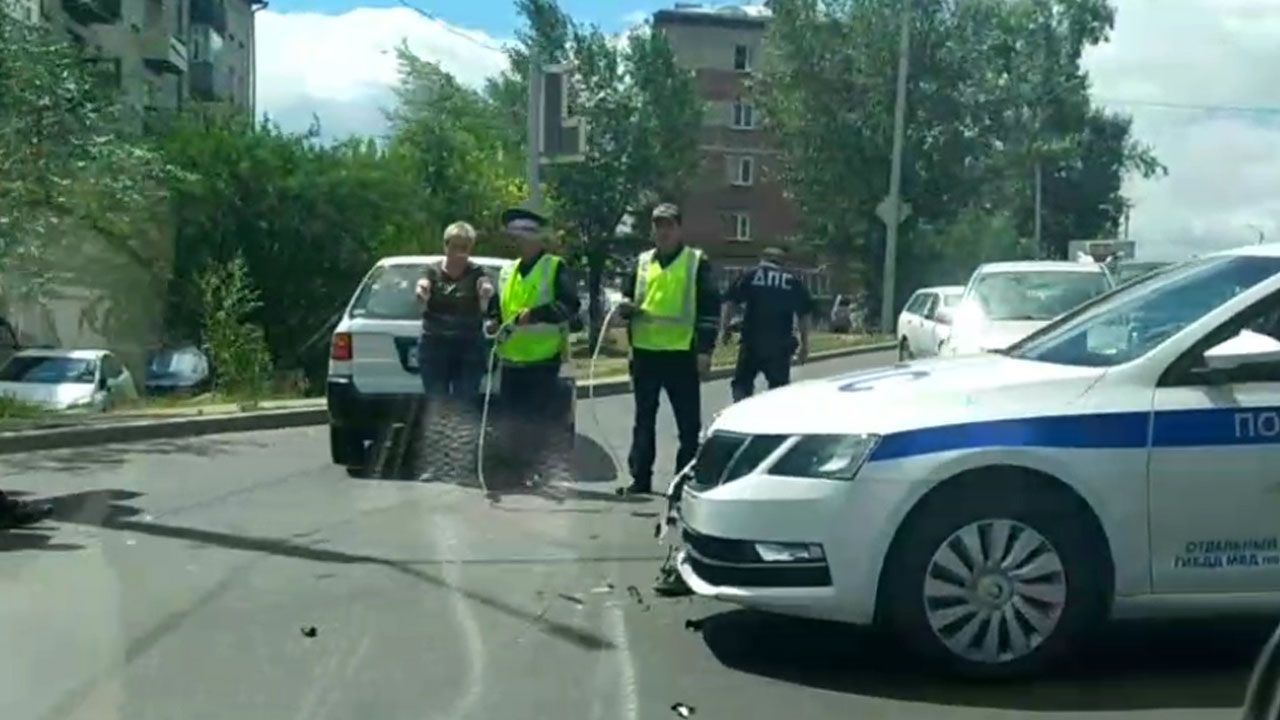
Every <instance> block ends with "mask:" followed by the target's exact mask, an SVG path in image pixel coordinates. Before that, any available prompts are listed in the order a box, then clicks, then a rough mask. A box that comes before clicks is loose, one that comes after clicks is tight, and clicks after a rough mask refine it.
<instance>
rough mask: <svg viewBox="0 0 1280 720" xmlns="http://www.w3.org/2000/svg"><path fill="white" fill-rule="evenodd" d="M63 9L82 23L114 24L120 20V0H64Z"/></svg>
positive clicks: (73, 18)
mask: <svg viewBox="0 0 1280 720" xmlns="http://www.w3.org/2000/svg"><path fill="white" fill-rule="evenodd" d="M62 9H63V10H65V11H66V13H67V17H70V18H71V19H72V20H73V21H75V22H77V23H80V24H81V25H112V24H114V23H117V22H119V21H120V0H62Z"/></svg>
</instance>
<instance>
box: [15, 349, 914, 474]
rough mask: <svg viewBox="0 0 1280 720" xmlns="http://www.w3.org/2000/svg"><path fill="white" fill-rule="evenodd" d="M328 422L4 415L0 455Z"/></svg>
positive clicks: (216, 407)
mask: <svg viewBox="0 0 1280 720" xmlns="http://www.w3.org/2000/svg"><path fill="white" fill-rule="evenodd" d="M894 347H895V345H894V344H893V343H892V342H888V343H875V342H872V343H868V344H865V345H853V346H850V347H847V348H841V349H836V350H830V351H827V352H821V353H814V354H813V355H812V356H811V357H810V362H818V361H821V360H829V359H835V358H841V357H849V356H853V355H861V354H867V353H873V352H883V351H886V350H892V349H893V348H894ZM732 374H733V366H732V365H730V364H720V363H717V365H716V367H715V368H713V370H712V372H711V378H709V379H711V380H719V379H724V378H726V377H729V376H731V375H732ZM629 392H631V380H630V378H629V377H627V376H626V375H620V374H618V373H617V372H616V371H615V372H613V373H611V374H610V375H609V376H606V377H599V378H596V379H595V381H594V382H592V383H588V382H587V377H586V372H585V371H583V370H580V371H579V375H578V397H579V399H586V398H588V397H597V398H603V397H608V396H611V395H622V394H626V393H629ZM328 422H329V411H328V408H327V406H326V401H325V399H324V398H322V397H321V398H304V399H293V400H263V401H260V402H258V403H257V404H256V406H254V407H252V408H248V407H245V406H242V405H241V404H238V403H231V402H223V403H212V404H208V405H197V404H193V405H175V406H173V407H150V408H139V409H131V410H122V411H119V412H111V413H106V414H97V415H90V414H62V415H54V414H50V415H47V416H41V417H39V418H30V419H26V418H23V419H18V418H13V419H4V418H0V455H3V454H12V453H19V452H33V451H36V450H51V449H59V448H70V447H84V446H88V445H100V444H106V443H120V442H138V441H144V440H157V439H170V438H178V437H194V436H200V435H211V434H219V433H231V432H252V431H257V430H275V429H284V428H291V427H306V426H314V425H326V424H328Z"/></svg>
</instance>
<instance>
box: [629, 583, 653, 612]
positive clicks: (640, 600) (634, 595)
mask: <svg viewBox="0 0 1280 720" xmlns="http://www.w3.org/2000/svg"><path fill="white" fill-rule="evenodd" d="M627 594H628V595H630V596H631V599H632V600H635V601H636V604H637V605H639V606H640V609H641V610H643V611H644V612H649V603H647V602H645V601H644V595H641V594H640V588H638V587H636V586H635V585H628V586H627Z"/></svg>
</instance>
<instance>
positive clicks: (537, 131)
mask: <svg viewBox="0 0 1280 720" xmlns="http://www.w3.org/2000/svg"><path fill="white" fill-rule="evenodd" d="M528 145H529V160H528V162H529V165H528V181H529V204H530V205H531V206H532V207H531V209H532V210H536V211H539V212H540V211H541V210H542V177H541V175H542V172H541V171H542V158H541V154H542V153H541V150H542V58H541V57H540V56H539V54H538V52H537V51H536V50H535V51H533V52H531V53H529V143H528Z"/></svg>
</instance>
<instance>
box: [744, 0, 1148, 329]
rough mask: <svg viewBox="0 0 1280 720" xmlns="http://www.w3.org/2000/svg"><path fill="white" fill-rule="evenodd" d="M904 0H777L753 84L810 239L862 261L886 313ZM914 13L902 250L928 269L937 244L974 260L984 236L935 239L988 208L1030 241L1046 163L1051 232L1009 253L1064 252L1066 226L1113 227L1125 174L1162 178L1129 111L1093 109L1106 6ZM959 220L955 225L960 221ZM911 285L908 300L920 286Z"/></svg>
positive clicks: (1097, 1) (952, 4) (1006, 6)
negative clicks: (966, 241) (1090, 61)
mask: <svg viewBox="0 0 1280 720" xmlns="http://www.w3.org/2000/svg"><path fill="white" fill-rule="evenodd" d="M902 1H903V0H773V2H771V3H770V7H771V9H772V10H773V13H774V21H773V23H772V26H771V29H770V31H769V36H768V39H767V41H766V48H767V51H766V56H765V58H764V62H763V63H762V73H761V77H760V79H759V81H758V82H757V84H756V88H755V90H756V92H757V94H758V99H759V101H760V103H761V105H762V107H763V109H764V117H765V123H766V126H767V127H768V128H769V129H770V130H771V131H772V132H773V133H774V134H775V136H776V137H777V138H778V141H779V144H780V149H781V152H782V160H783V168H784V171H783V172H784V182H786V184H787V185H788V187H789V189H790V191H791V193H792V195H793V196H794V197H795V199H796V202H797V203H798V205H799V206H800V210H801V218H802V222H803V228H802V230H803V233H804V237H805V238H806V239H807V240H808V242H810V243H812V244H813V245H814V246H815V247H816V248H817V249H818V250H820V251H821V252H822V253H823V254H824V255H825V256H826V257H827V258H828V260H829V261H830V262H832V263H833V265H835V266H836V267H842V268H847V269H849V270H850V273H849V275H850V276H852V277H853V278H855V280H856V282H857V284H858V285H859V286H860V287H861V289H862V290H864V292H866V293H867V295H868V296H869V297H868V306H869V307H870V308H871V309H872V311H873V312H874V311H875V310H876V309H878V305H879V300H880V299H879V295H880V293H879V288H880V285H881V279H882V278H881V276H880V275H881V267H882V257H883V247H884V242H883V237H884V228H883V224H882V223H881V221H880V220H879V219H878V218H877V217H876V216H875V214H874V213H875V207H876V205H877V204H878V203H879V202H880V200H881V199H882V198H883V197H885V196H886V195H887V193H888V187H887V182H886V180H887V177H888V170H889V163H890V153H891V149H892V118H893V102H894V85H895V82H896V77H897V55H898V49H897V37H898V23H899V22H900V18H901V8H902ZM912 7H913V11H912V52H911V58H910V68H911V70H910V74H909V78H908V79H909V84H908V103H907V124H906V127H907V133H906V143H905V150H904V163H903V195H904V197H905V199H906V200H907V201H909V202H910V203H911V205H912V209H913V213H912V216H911V217H910V218H909V219H908V220H907V221H906V222H905V223H904V225H903V228H902V229H903V238H904V241H903V255H902V257H903V258H908V257H911V258H915V262H924V263H926V264H929V262H930V261H929V259H928V256H927V255H926V254H925V253H929V252H932V253H941V254H940V255H937V257H944V256H945V257H949V258H951V260H950V261H951V262H954V263H958V264H959V265H961V266H965V267H972V265H973V264H975V263H976V262H977V261H978V260H980V259H983V257H982V255H981V254H980V253H981V252H985V251H986V250H985V248H986V247H987V246H986V245H983V244H972V245H969V246H967V247H961V248H955V249H944V248H942V247H941V246H939V245H937V244H936V243H942V242H960V241H961V240H962V239H963V238H966V237H971V236H972V231H973V229H974V228H975V227H978V226H979V225H980V223H977V220H976V219H977V218H980V217H982V216H986V217H987V218H988V222H990V223H991V224H992V226H993V227H999V228H1003V229H1008V223H1012V228H1013V230H1014V231H1015V232H1016V233H1017V234H1018V235H1019V236H1023V237H1025V236H1027V235H1030V234H1031V230H1032V226H1033V225H1034V219H1035V218H1034V178H1035V168H1036V167H1037V166H1039V167H1041V169H1042V173H1043V176H1044V178H1045V184H1044V193H1043V195H1044V198H1045V208H1046V210H1045V212H1044V217H1045V218H1046V223H1045V237H1046V238H1047V239H1049V240H1050V241H1049V242H1048V243H1046V247H1044V248H1031V247H1029V246H1028V245H1026V244H1025V243H1016V244H1015V245H1014V246H1013V249H1012V250H1010V251H1016V252H1017V253H1028V254H1030V253H1034V254H1041V253H1047V254H1052V253H1055V252H1059V248H1060V247H1063V248H1064V247H1065V242H1066V239H1069V238H1067V237H1066V234H1067V233H1072V232H1085V231H1093V232H1097V231H1101V230H1103V229H1106V228H1108V227H1114V223H1115V218H1116V217H1117V216H1116V214H1115V209H1116V208H1122V207H1123V205H1124V199H1123V197H1122V196H1121V194H1120V183H1121V180H1122V178H1123V176H1124V174H1125V173H1126V172H1140V173H1144V174H1148V173H1154V172H1157V171H1158V170H1159V164H1158V162H1156V160H1155V158H1154V156H1153V155H1152V154H1151V153H1150V151H1149V149H1147V148H1145V147H1143V146H1141V145H1140V144H1138V143H1137V142H1136V141H1134V140H1133V138H1132V137H1131V127H1130V125H1129V123H1128V120H1127V119H1126V118H1123V117H1120V116H1108V115H1104V114H1101V113H1099V112H1098V111H1096V110H1095V109H1093V108H1092V107H1091V106H1090V102H1089V97H1088V92H1087V89H1088V76H1087V74H1086V73H1085V72H1084V71H1083V69H1082V68H1081V65H1080V56H1081V54H1082V52H1083V50H1084V49H1085V48H1086V47H1088V46H1090V45H1093V44H1096V43H1098V42H1101V41H1102V40H1104V39H1105V38H1106V36H1107V33H1108V32H1109V31H1110V28H1111V24H1112V22H1113V21H1114V10H1113V8H1112V7H1111V5H1110V4H1109V2H1108V0H946V1H944V2H927V3H926V2H919V1H917V2H915V3H914V4H913V6H912ZM953 223H955V224H958V225H959V230H958V231H957V232H949V231H948V230H947V228H948V227H949V226H950V225H952V224H953ZM1001 231H1002V232H1003V231H1004V230H1001ZM912 243H916V247H914V248H913V247H911V245H912ZM1002 247H1008V246H1002ZM899 268H900V269H902V268H904V264H902V263H900V264H899ZM904 279H905V278H904ZM898 287H899V288H901V291H900V295H899V297H898V298H897V299H896V300H897V301H898V302H901V301H903V300H905V298H906V296H907V295H908V294H909V293H910V292H911V290H912V288H913V286H912V285H911V284H910V283H906V282H900V283H898Z"/></svg>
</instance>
